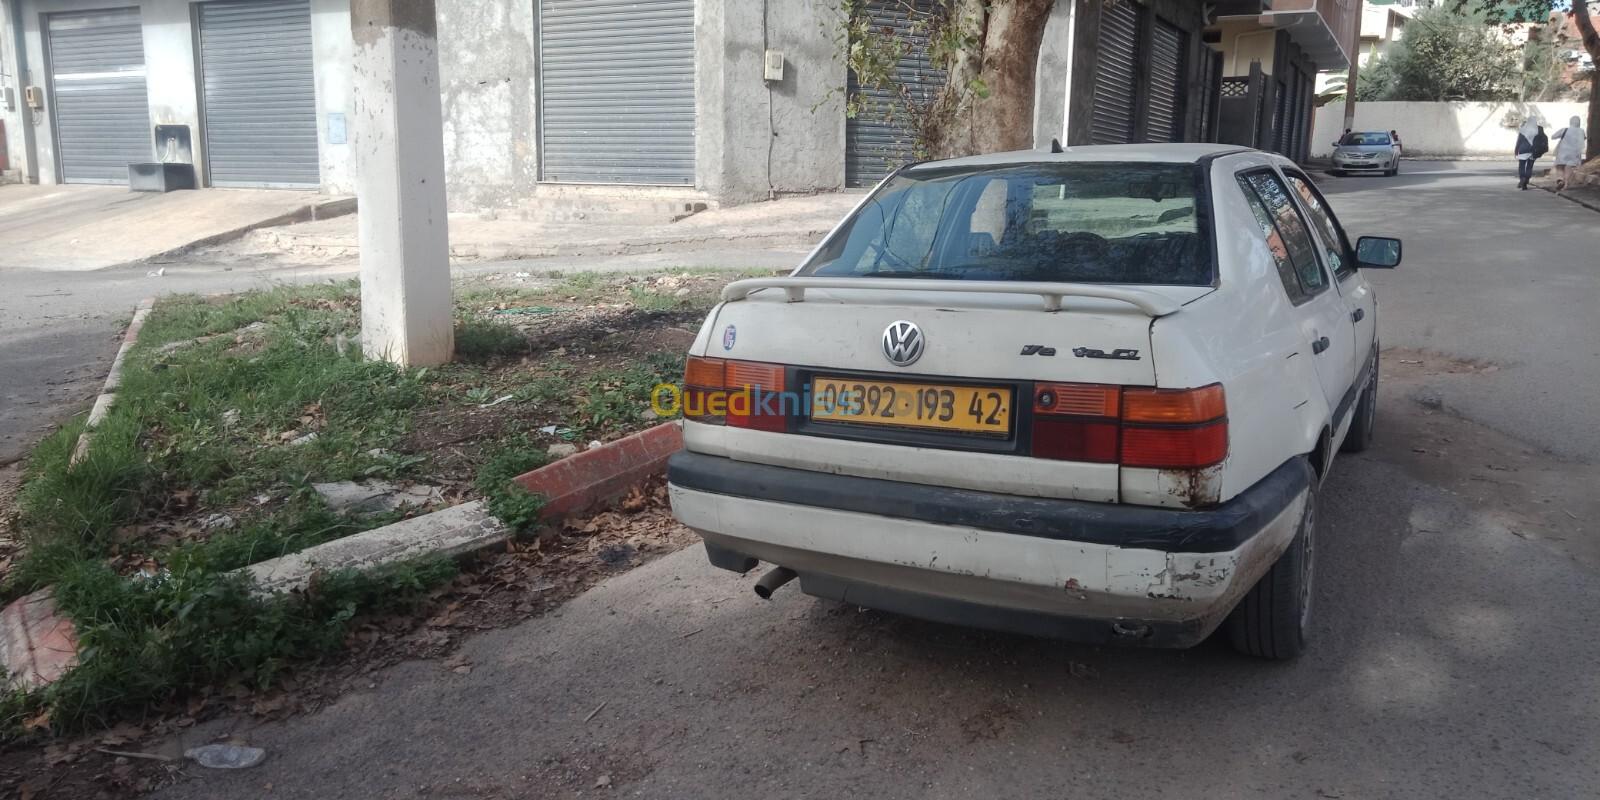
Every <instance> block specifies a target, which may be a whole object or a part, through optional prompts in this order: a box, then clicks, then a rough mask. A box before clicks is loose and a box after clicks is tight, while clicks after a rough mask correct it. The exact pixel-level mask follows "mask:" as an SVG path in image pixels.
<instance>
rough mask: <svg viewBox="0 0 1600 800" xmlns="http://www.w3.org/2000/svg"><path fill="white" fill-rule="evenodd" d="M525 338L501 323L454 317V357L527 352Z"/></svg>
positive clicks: (473, 358) (485, 358) (471, 358)
mask: <svg viewBox="0 0 1600 800" xmlns="http://www.w3.org/2000/svg"><path fill="white" fill-rule="evenodd" d="M529 351H530V347H529V344H528V337H526V336H524V335H522V331H519V330H517V329H516V328H513V327H511V326H510V325H507V324H505V323H503V322H497V321H495V320H492V319H487V318H485V317H480V316H477V315H464V316H461V317H460V318H458V319H457V320H456V358H457V359H460V360H462V361H488V360H490V359H492V358H496V357H501V356H520V355H527V354H528V352H529Z"/></svg>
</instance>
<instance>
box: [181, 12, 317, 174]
mask: <svg viewBox="0 0 1600 800" xmlns="http://www.w3.org/2000/svg"><path fill="white" fill-rule="evenodd" d="M198 7H199V22H200V48H199V49H200V72H201V76H202V80H203V83H204V87H203V90H202V101H203V104H202V109H203V111H202V117H201V120H202V131H203V135H204V137H205V166H206V175H207V178H208V181H207V182H208V183H209V184H210V185H212V186H257V187H261V186H265V187H285V188H304V187H315V186H317V185H318V184H319V183H321V174H320V170H319V169H318V163H317V102H316V83H315V76H314V74H313V72H312V67H311V6H310V3H309V2H308V0H249V2H244V1H242V0H223V1H222V2H208V3H200V4H199V5H198Z"/></svg>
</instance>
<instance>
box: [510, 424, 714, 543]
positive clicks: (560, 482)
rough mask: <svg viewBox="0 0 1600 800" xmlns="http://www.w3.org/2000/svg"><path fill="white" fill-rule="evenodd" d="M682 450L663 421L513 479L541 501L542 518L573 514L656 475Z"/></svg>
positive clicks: (679, 438) (677, 432)
mask: <svg viewBox="0 0 1600 800" xmlns="http://www.w3.org/2000/svg"><path fill="white" fill-rule="evenodd" d="M681 449H683V432H682V430H681V428H680V427H679V424H678V423H677V422H676V421H673V422H663V423H661V424H660V425H657V426H655V427H653V428H650V429H649V430H645V431H640V432H639V433H635V434H633V435H632V436H626V437H623V438H621V439H618V440H616V441H614V442H610V443H607V444H604V445H601V446H600V447H596V448H593V449H590V450H585V451H583V452H581V453H577V454H575V455H571V456H567V457H566V458H563V459H561V460H560V461H557V462H555V463H552V464H547V465H545V466H543V467H540V468H538V469H536V470H534V471H532V472H528V473H524V474H522V475H518V476H517V477H516V479H515V480H516V482H517V483H518V484H521V485H522V487H523V488H525V489H527V490H529V491H531V492H537V493H539V494H542V495H544V496H545V498H546V500H545V506H544V511H542V512H541V514H540V516H541V517H543V518H544V519H558V518H560V517H564V516H567V515H568V514H576V513H579V512H581V511H584V510H586V509H588V508H592V507H593V506H595V505H597V504H599V503H602V502H604V501H606V500H610V499H612V498H613V497H616V496H617V495H619V494H621V493H623V492H625V491H627V490H628V489H629V488H632V487H633V486H634V485H636V484H638V483H639V482H640V481H643V480H644V479H645V478H648V477H650V476H651V475H652V474H654V473H657V472H660V471H661V470H662V469H664V468H665V467H666V465H667V458H668V457H669V456H671V455H672V454H673V453H676V452H677V451H679V450H681Z"/></svg>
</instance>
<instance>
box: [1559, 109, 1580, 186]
mask: <svg viewBox="0 0 1600 800" xmlns="http://www.w3.org/2000/svg"><path fill="white" fill-rule="evenodd" d="M1551 138H1553V139H1554V140H1555V141H1556V142H1558V144H1557V145H1556V191H1558V192H1559V191H1561V190H1563V189H1565V188H1567V176H1568V175H1570V174H1571V173H1572V170H1573V169H1575V168H1577V167H1578V166H1579V165H1581V164H1582V163H1583V139H1584V136H1583V125H1582V123H1581V121H1580V120H1579V119H1578V118H1577V117H1573V118H1572V122H1570V123H1568V124H1567V127H1565V128H1562V129H1561V130H1559V131H1556V135H1555V136H1554V137H1551Z"/></svg>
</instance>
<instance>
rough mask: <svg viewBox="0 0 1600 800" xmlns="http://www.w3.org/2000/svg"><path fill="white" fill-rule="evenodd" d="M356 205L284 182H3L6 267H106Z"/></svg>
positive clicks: (0, 225) (1, 234)
mask: <svg viewBox="0 0 1600 800" xmlns="http://www.w3.org/2000/svg"><path fill="white" fill-rule="evenodd" d="M353 207H354V203H353V201H352V200H351V199H350V198H339V197H333V196H330V195H324V194H317V193H316V192H300V191H284V190H276V189H274V190H268V189H200V190H195V191H181V192H169V193H166V194H155V193H147V192H130V191H128V190H127V189H126V188H124V187H120V186H43V185H38V184H8V185H5V186H0V268H4V267H23V268H30V269H42V270H56V271H77V270H94V269H104V268H106V267H112V266H116V265H119V264H128V263H133V262H138V261H145V260H148V259H152V258H158V257H161V256H165V255H170V254H172V253H174V252H177V251H181V250H184V249H187V248H191V247H195V246H198V245H202V244H205V243H208V242H216V241H221V240H225V239H228V238H231V237H236V236H238V235H240V234H242V233H244V231H246V230H250V229H253V228H258V227H261V226H265V225H280V224H284V223H286V222H289V221H292V220H296V219H312V218H315V217H318V216H324V215H327V214H336V213H342V212H345V211H348V210H349V209H351V208H353Z"/></svg>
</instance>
